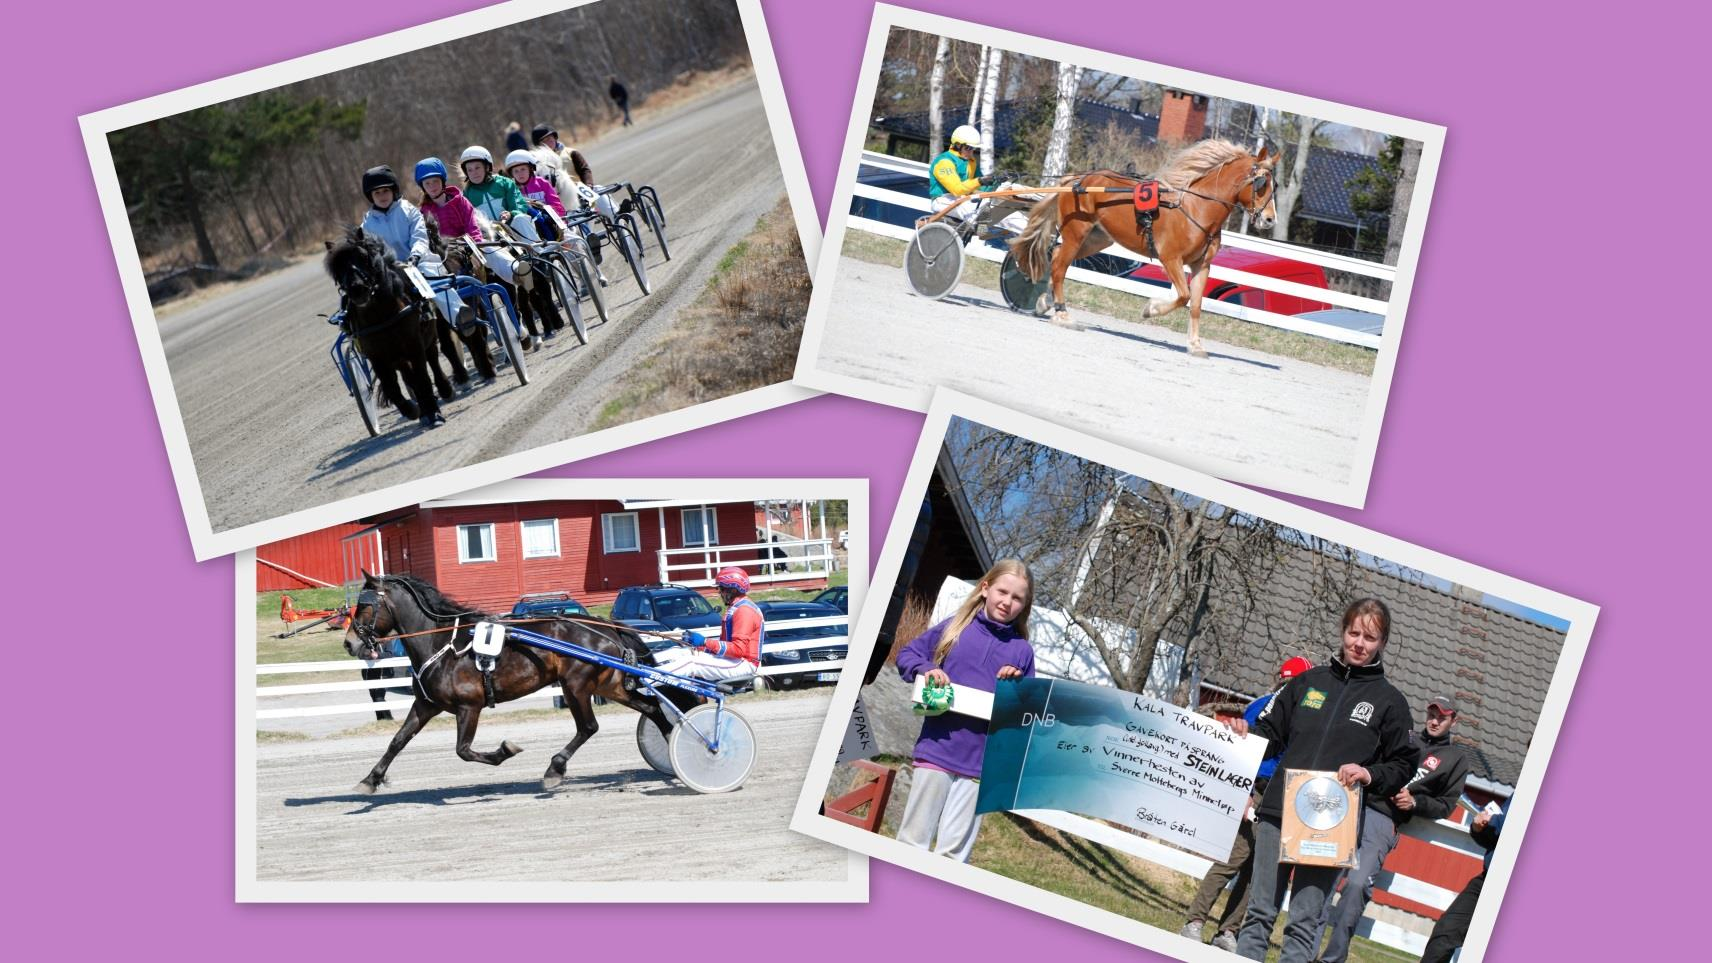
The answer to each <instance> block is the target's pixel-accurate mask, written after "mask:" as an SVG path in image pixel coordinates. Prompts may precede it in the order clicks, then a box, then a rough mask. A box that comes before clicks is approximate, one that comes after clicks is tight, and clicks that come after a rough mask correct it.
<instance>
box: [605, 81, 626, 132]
mask: <svg viewBox="0 0 1712 963" xmlns="http://www.w3.org/2000/svg"><path fill="white" fill-rule="evenodd" d="M610 79H611V80H612V85H611V86H610V87H607V88H606V95H607V96H608V97H611V98H612V102H613V103H615V104H617V105H618V109H619V110H622V111H624V126H626V127H629V126H630V91H628V90H625V89H624V85H623V84H621V83H619V82H618V78H617V77H613V78H610Z"/></svg>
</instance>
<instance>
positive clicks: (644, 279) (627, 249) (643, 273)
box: [618, 214, 653, 294]
mask: <svg viewBox="0 0 1712 963" xmlns="http://www.w3.org/2000/svg"><path fill="white" fill-rule="evenodd" d="M618 249H619V250H620V251H622V252H623V254H624V260H625V261H626V262H628V263H629V264H630V273H631V274H634V275H635V276H636V286H637V287H639V288H641V289H642V293H643V294H652V293H653V289H652V288H650V287H648V267H647V265H645V264H643V263H642V239H641V235H640V234H639V233H638V232H637V230H636V218H634V217H631V216H630V215H629V214H621V215H619V217H618Z"/></svg>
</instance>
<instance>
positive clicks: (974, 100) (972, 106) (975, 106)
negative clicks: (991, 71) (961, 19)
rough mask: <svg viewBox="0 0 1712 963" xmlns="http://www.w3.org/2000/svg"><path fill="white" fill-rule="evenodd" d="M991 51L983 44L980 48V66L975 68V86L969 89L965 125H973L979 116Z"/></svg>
mask: <svg viewBox="0 0 1712 963" xmlns="http://www.w3.org/2000/svg"><path fill="white" fill-rule="evenodd" d="M992 49H993V48H991V47H988V46H986V45H984V44H983V45H982V47H981V65H980V66H979V67H976V68H975V86H974V87H972V88H970V92H969V119H968V120H965V121H964V122H963V123H965V124H973V123H974V122H975V121H976V119H977V118H979V117H980V115H981V91H982V90H985V89H986V87H987V58H988V56H989V55H990V54H991V52H992Z"/></svg>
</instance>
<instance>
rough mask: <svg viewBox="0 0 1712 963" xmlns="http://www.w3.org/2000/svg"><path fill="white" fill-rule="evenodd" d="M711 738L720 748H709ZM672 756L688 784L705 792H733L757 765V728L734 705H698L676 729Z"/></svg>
mask: <svg viewBox="0 0 1712 963" xmlns="http://www.w3.org/2000/svg"><path fill="white" fill-rule="evenodd" d="M715 719H718V720H719V722H718V724H719V731H718V732H717V733H715V732H714V731H713V728H714V720H715ZM710 740H711V741H713V742H714V743H716V744H717V745H718V748H717V749H712V748H709V745H708V743H709V741H710ZM671 756H672V769H673V770H674V771H675V772H676V773H677V775H678V779H679V780H680V781H681V782H682V783H683V784H684V785H686V786H688V787H690V788H691V789H694V790H695V791H696V792H701V793H716V792H730V791H731V790H733V789H736V788H737V787H738V786H741V785H743V780H745V779H748V778H749V771H750V770H751V769H754V768H755V730H754V729H753V728H751V727H750V725H749V721H748V720H747V719H744V718H743V717H742V716H740V715H738V714H737V713H736V712H733V711H732V710H730V709H725V708H720V707H718V706H714V705H700V706H696V707H695V708H694V709H691V710H690V711H689V712H687V713H685V714H684V718H683V721H681V722H679V723H678V725H677V727H676V728H674V729H673V730H672V739H671Z"/></svg>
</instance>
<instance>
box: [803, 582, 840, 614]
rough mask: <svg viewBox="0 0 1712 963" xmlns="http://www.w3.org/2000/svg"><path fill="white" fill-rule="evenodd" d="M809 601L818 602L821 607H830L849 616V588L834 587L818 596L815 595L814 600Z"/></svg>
mask: <svg viewBox="0 0 1712 963" xmlns="http://www.w3.org/2000/svg"><path fill="white" fill-rule="evenodd" d="M809 601H810V602H818V603H820V604H821V605H830V606H832V607H833V608H835V609H837V610H838V611H840V612H843V613H844V614H846V615H848V614H850V586H848V585H834V586H833V587H832V588H829V589H827V590H825V591H824V592H821V593H820V594H819V595H816V596H815V597H814V598H812V599H809Z"/></svg>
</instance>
